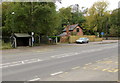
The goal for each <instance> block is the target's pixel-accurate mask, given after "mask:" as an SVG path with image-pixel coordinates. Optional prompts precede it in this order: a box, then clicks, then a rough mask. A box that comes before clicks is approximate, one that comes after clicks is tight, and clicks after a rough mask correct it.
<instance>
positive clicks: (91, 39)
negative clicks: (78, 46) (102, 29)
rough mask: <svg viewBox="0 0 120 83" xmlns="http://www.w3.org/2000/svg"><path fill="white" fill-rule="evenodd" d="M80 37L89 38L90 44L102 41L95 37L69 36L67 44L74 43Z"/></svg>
mask: <svg viewBox="0 0 120 83" xmlns="http://www.w3.org/2000/svg"><path fill="white" fill-rule="evenodd" d="M81 37H87V38H89V41H90V42H94V41H102V38H97V37H96V36H95V35H84V36H70V38H69V42H70V43H74V42H75V41H76V40H77V39H79V38H81Z"/></svg>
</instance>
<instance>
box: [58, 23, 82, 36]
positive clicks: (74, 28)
mask: <svg viewBox="0 0 120 83" xmlns="http://www.w3.org/2000/svg"><path fill="white" fill-rule="evenodd" d="M70 35H77V36H80V35H83V31H82V28H81V27H80V26H78V24H74V25H68V26H67V27H66V28H65V29H64V30H63V33H61V34H60V35H59V36H70Z"/></svg>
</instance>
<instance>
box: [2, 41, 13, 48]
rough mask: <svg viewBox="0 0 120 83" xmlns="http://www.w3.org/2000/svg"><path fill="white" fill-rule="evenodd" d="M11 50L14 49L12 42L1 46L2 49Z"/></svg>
mask: <svg viewBox="0 0 120 83" xmlns="http://www.w3.org/2000/svg"><path fill="white" fill-rule="evenodd" d="M10 48H12V47H11V43H10V42H9V43H4V42H3V41H2V45H1V47H0V49H10Z"/></svg>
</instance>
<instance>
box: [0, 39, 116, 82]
mask: <svg viewBox="0 0 120 83" xmlns="http://www.w3.org/2000/svg"><path fill="white" fill-rule="evenodd" d="M103 42H105V43H104V44H99V43H97V44H94V43H96V42H90V43H88V44H58V45H50V46H37V47H31V48H28V47H20V48H17V49H10V50H3V51H2V64H0V68H1V69H2V80H3V81H58V80H60V81H70V80H72V81H76V80H77V81H81V80H82V81H87V80H89V81H115V80H118V43H117V42H118V41H110V42H112V43H110V42H108V41H103ZM106 42H107V43H106Z"/></svg>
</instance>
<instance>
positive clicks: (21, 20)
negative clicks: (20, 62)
mask: <svg viewBox="0 0 120 83" xmlns="http://www.w3.org/2000/svg"><path fill="white" fill-rule="evenodd" d="M12 12H14V13H15V14H14V15H13V14H12ZM58 26H59V17H58V16H57V12H56V7H55V4H54V3H52V2H40V3H39V2H14V3H12V4H11V5H10V9H9V10H8V11H7V12H6V20H5V27H7V28H8V29H9V31H10V32H11V33H14V32H19V33H24V32H25V33H28V32H35V33H38V34H44V35H52V34H53V32H54V29H55V28H56V27H58Z"/></svg>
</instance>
